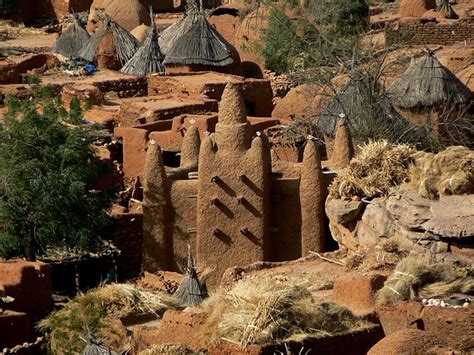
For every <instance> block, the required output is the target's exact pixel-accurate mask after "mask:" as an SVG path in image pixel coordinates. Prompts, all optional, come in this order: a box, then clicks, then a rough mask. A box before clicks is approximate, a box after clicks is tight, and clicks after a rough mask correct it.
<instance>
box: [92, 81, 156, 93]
mask: <svg viewBox="0 0 474 355" xmlns="http://www.w3.org/2000/svg"><path fill="white" fill-rule="evenodd" d="M93 85H94V86H95V87H97V88H98V89H99V90H100V91H102V92H103V93H104V94H105V93H108V92H115V93H117V95H118V97H120V98H126V97H134V96H146V95H147V91H148V84H147V81H146V79H144V78H130V79H128V78H127V79H118V80H104V81H97V82H94V83H93Z"/></svg>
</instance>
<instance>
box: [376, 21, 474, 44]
mask: <svg viewBox="0 0 474 355" xmlns="http://www.w3.org/2000/svg"><path fill="white" fill-rule="evenodd" d="M385 38H386V42H387V45H391V44H394V43H400V42H402V43H405V44H411V45H424V44H439V45H450V44H454V43H457V42H463V41H466V40H467V41H468V40H471V39H474V18H465V19H461V20H458V21H451V22H449V23H447V24H444V23H437V22H435V21H429V20H419V19H410V20H404V21H399V22H397V23H396V24H395V25H392V26H388V27H387V28H386V29H385Z"/></svg>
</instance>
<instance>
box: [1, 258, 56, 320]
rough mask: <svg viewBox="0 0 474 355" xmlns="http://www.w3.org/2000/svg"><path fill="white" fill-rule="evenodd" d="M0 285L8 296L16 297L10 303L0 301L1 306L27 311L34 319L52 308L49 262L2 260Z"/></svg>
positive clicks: (42, 315)
mask: <svg viewBox="0 0 474 355" xmlns="http://www.w3.org/2000/svg"><path fill="white" fill-rule="evenodd" d="M0 286H2V288H3V289H4V291H5V294H6V295H7V296H10V297H13V298H14V300H13V302H11V303H8V304H3V303H2V302H1V301H0V308H4V309H9V310H12V311H16V312H24V313H26V314H27V315H28V317H29V318H30V320H32V321H36V320H39V319H41V318H42V317H44V316H45V315H46V314H48V313H49V312H50V311H51V309H52V306H53V299H52V295H51V293H52V282H51V269H50V266H49V265H47V264H44V263H41V262H28V261H23V260H12V261H3V262H0ZM33 299H34V302H32V301H31V300H33Z"/></svg>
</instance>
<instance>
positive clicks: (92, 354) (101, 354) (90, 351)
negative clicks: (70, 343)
mask: <svg viewBox="0 0 474 355" xmlns="http://www.w3.org/2000/svg"><path fill="white" fill-rule="evenodd" d="M82 355H119V353H118V352H116V351H114V350H112V349H110V348H109V347H108V346H106V345H104V344H102V343H100V342H98V341H97V340H95V339H91V340H89V344H87V346H86V347H85V348H84V350H83V351H82Z"/></svg>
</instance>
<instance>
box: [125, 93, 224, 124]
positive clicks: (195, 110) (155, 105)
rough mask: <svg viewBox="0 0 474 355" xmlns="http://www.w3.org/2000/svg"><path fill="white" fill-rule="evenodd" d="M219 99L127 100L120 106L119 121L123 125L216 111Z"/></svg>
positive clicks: (157, 98) (156, 98)
mask: <svg viewBox="0 0 474 355" xmlns="http://www.w3.org/2000/svg"><path fill="white" fill-rule="evenodd" d="M216 111H217V101H215V100H207V99H202V100H201V99H191V98H190V99H188V100H182V99H177V98H175V99H167V98H159V97H155V98H146V99H144V100H143V101H140V102H138V101H137V102H125V103H123V104H122V105H121V107H120V112H119V121H120V124H121V126H122V127H133V126H136V125H138V124H145V123H152V122H155V121H160V120H169V119H172V118H174V117H176V116H179V115H182V114H199V113H202V112H216Z"/></svg>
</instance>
